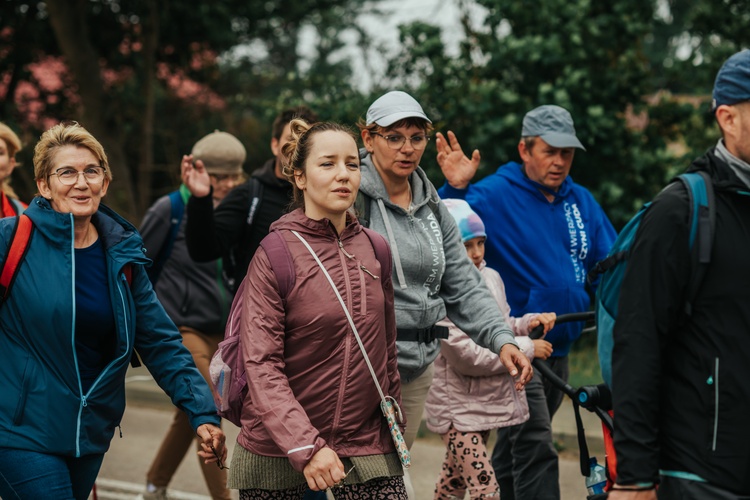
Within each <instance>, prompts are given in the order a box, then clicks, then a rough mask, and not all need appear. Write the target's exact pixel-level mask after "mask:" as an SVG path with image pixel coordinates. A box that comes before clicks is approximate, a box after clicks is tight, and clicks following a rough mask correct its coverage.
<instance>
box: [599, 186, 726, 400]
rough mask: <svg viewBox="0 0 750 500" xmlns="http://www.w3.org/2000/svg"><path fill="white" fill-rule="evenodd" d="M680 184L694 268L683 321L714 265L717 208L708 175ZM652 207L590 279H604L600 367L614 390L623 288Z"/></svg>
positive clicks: (622, 236) (626, 231)
mask: <svg viewBox="0 0 750 500" xmlns="http://www.w3.org/2000/svg"><path fill="white" fill-rule="evenodd" d="M677 180H679V181H680V182H682V183H683V184H684V185H685V188H686V190H687V193H688V198H689V201H690V218H689V221H690V238H689V250H690V252H691V255H692V259H693V264H692V271H691V273H690V282H689V288H688V290H687V295H686V297H687V299H686V301H685V306H684V310H683V312H684V316H683V317H685V318H687V317H689V316H690V315H691V314H692V312H693V311H692V309H693V302H694V300H695V297H696V296H697V294H698V290H699V289H700V285H701V282H702V281H703V276H704V275H705V273H706V268H707V267H708V264H709V262H710V261H711V248H712V246H713V234H714V226H715V221H716V207H715V201H714V192H713V185H712V184H711V178H710V176H709V174H708V173H706V172H702V171H701V172H691V173H686V174H682V175H680V176H678V177H677V179H676V180H674V181H672V182H677ZM650 206H651V203H647V204H646V205H644V207H643V208H641V209H640V210H639V211H638V213H637V214H635V216H633V218H632V219H630V222H628V223H627V224H626V225H625V227H624V228H623V229H622V231H620V234H619V235H618V236H617V239H616V240H615V242H614V244H613V245H612V249H611V250H610V252H609V254H608V255H607V258H606V259H604V260H602V261H600V262H598V263H597V264H596V265H595V266H594V268H593V269H592V270H591V271H590V272H589V275H588V281H589V283H593V282H595V281H596V279H597V277H599V276H601V279H600V281H599V284H598V288H597V291H596V300H595V308H596V327H597V331H598V350H599V364H600V366H601V370H602V377H603V379H604V382H605V383H606V384H607V386H609V387H611V386H612V347H613V344H614V339H613V336H612V332H613V330H614V327H615V322H616V321H617V307H618V302H619V300H620V286H621V285H622V280H623V278H624V276H625V269H626V268H627V264H628V257H629V256H630V249H631V248H632V246H633V244H634V242H635V239H636V235H637V233H638V227H639V226H640V224H641V220H643V216H644V214H645V213H646V211H647V210H648V208H649V207H650Z"/></svg>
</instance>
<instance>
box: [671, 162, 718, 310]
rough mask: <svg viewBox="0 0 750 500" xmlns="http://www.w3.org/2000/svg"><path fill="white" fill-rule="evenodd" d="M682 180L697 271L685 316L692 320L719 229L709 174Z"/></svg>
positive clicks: (688, 294) (689, 176) (687, 175)
mask: <svg viewBox="0 0 750 500" xmlns="http://www.w3.org/2000/svg"><path fill="white" fill-rule="evenodd" d="M678 179H679V180H680V181H681V182H682V183H683V184H684V185H685V188H686V190H687V193H688V199H689V205H690V215H689V221H690V236H689V245H690V253H691V256H692V258H693V267H692V271H691V273H690V282H689V284H688V293H687V300H686V302H685V314H686V315H687V316H690V315H691V314H692V312H693V303H694V301H695V298H696V296H697V295H698V290H699V289H700V287H701V284H702V282H703V278H704V276H705V275H706V270H707V268H708V264H709V263H710V262H711V251H712V248H713V241H714V230H715V226H716V200H715V195H714V189H713V183H712V181H711V177H710V175H709V174H708V173H707V172H704V171H699V172H692V173H687V174H682V175H680V176H679V177H678Z"/></svg>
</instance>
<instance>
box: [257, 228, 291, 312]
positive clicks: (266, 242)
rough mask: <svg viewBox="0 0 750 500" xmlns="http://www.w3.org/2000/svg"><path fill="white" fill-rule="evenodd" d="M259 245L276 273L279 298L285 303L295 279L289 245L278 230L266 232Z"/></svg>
mask: <svg viewBox="0 0 750 500" xmlns="http://www.w3.org/2000/svg"><path fill="white" fill-rule="evenodd" d="M260 246H261V247H263V251H265V252H266V255H267V256H268V260H269V261H270V263H271V269H272V270H273V272H274V274H275V275H276V281H277V282H278V284H279V293H280V295H281V300H282V301H283V302H284V305H286V297H287V295H289V291H290V290H291V289H292V287H294V282H295V280H296V275H295V273H294V261H292V255H291V254H290V253H289V247H288V246H287V244H286V241H284V238H283V237H282V236H281V232H279V231H271V232H270V233H268V236H266V237H265V238H263V240H262V241H261V242H260Z"/></svg>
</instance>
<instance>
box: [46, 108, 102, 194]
mask: <svg viewBox="0 0 750 500" xmlns="http://www.w3.org/2000/svg"><path fill="white" fill-rule="evenodd" d="M65 146H74V147H78V148H86V149H88V150H89V151H91V153H93V155H94V156H95V157H96V159H97V161H98V162H99V166H101V167H102V168H103V169H104V176H105V177H106V178H107V180H109V181H111V180H112V171H111V170H110V169H109V162H108V161H107V154H106V153H105V152H104V148H103V147H102V145H101V143H99V141H97V140H96V138H95V137H94V136H93V135H91V133H90V132H89V131H88V130H86V129H85V128H83V127H82V126H80V125H79V124H78V123H77V122H65V123H58V124H57V125H55V126H54V127H52V128H50V129H49V130H47V131H46V132H45V133H43V134H42V137H41V138H40V139H39V142H38V143H37V145H36V147H35V148H34V178H35V179H36V180H47V179H48V178H49V176H50V175H51V174H52V166H53V165H52V160H53V158H54V156H55V153H57V150H58V149H60V148H63V147H65Z"/></svg>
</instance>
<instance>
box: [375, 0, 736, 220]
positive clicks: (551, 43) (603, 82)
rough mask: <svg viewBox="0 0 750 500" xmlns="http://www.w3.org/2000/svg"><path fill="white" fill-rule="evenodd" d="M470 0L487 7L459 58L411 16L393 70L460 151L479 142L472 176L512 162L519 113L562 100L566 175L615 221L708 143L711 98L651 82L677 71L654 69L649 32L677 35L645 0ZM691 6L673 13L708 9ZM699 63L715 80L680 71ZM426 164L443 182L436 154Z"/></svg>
mask: <svg viewBox="0 0 750 500" xmlns="http://www.w3.org/2000/svg"><path fill="white" fill-rule="evenodd" d="M474 3H476V4H478V5H481V6H482V7H484V8H485V9H486V16H485V18H484V21H483V23H482V25H481V26H479V27H472V26H471V23H469V22H468V17H466V19H465V20H464V23H463V26H464V30H465V34H466V40H465V41H464V42H463V43H462V45H461V47H460V52H461V53H460V55H459V57H450V56H448V55H446V48H445V46H444V43H443V41H442V40H441V32H440V30H439V29H438V28H436V27H434V26H431V25H429V24H425V23H423V22H416V23H412V24H410V25H407V26H402V27H401V42H402V46H403V50H402V51H401V52H400V54H399V55H398V57H397V58H396V59H395V60H394V61H393V62H392V64H391V66H390V67H389V76H390V78H391V80H392V81H397V82H400V83H401V84H402V85H403V86H405V87H407V88H408V89H409V90H411V91H412V92H414V94H415V95H416V96H418V99H419V100H420V101H421V102H422V104H423V106H424V107H425V108H426V109H427V111H428V114H429V115H430V116H431V117H432V118H433V119H434V121H435V125H436V129H437V130H439V131H445V130H448V129H450V130H453V131H455V132H456V134H457V136H458V138H459V140H460V141H461V144H462V146H463V147H464V150H465V151H466V152H467V153H470V151H471V150H472V149H474V148H477V149H479V150H480V152H481V153H482V158H483V161H482V164H481V166H480V170H479V173H478V178H479V177H482V176H485V175H488V174H490V173H492V172H494V171H495V169H496V168H497V167H498V166H499V165H501V164H502V163H505V162H506V161H509V160H518V153H517V144H518V140H519V136H520V130H521V121H522V119H523V116H524V114H525V113H526V112H527V111H529V110H530V109H532V108H534V107H536V106H539V105H542V104H558V105H560V106H563V107H565V108H567V109H568V110H569V111H571V113H572V115H573V117H574V120H575V123H576V129H577V132H578V135H579V137H580V138H581V140H582V142H583V144H584V145H585V146H586V148H587V151H586V152H581V151H579V152H577V153H576V159H575V162H574V167H573V170H572V177H573V178H574V179H575V180H576V181H577V182H579V183H581V184H583V185H585V186H587V187H588V188H589V189H591V191H592V192H593V193H594V195H595V197H596V198H597V199H598V200H599V202H600V203H601V204H602V206H603V207H604V209H605V210H606V211H607V213H608V214H609V216H610V218H611V219H612V221H613V223H615V226H616V227H620V226H621V225H622V224H624V222H626V221H627V220H628V219H629V218H630V217H631V216H632V214H633V213H634V212H635V211H636V210H637V209H638V208H639V207H640V205H641V204H642V203H643V202H644V201H647V200H649V199H651V198H652V197H653V195H654V194H655V193H656V192H658V190H659V189H661V187H662V186H663V185H664V183H665V182H666V181H667V180H668V179H669V178H670V177H671V176H672V175H674V174H675V173H676V172H679V171H680V170H683V169H684V168H685V167H686V166H687V165H688V162H689V159H690V158H692V157H693V156H694V155H695V153H696V151H703V150H704V149H705V148H707V147H709V146H710V145H712V143H713V142H715V140H716V137H717V136H716V132H715V127H713V126H712V124H711V123H710V119H708V118H710V117H708V116H704V114H703V113H705V112H706V110H707V105H705V104H704V105H698V106H696V105H695V100H693V101H690V102H684V101H681V100H680V99H679V96H674V95H673V94H672V93H671V92H669V91H667V92H661V93H657V92H658V91H661V90H662V88H660V87H658V83H659V82H662V83H665V82H672V81H674V80H673V79H670V78H671V77H672V73H670V72H667V71H666V70H665V69H664V66H661V67H660V69H661V70H662V71H660V72H659V73H654V67H655V64H656V63H657V61H654V60H653V58H652V57H651V56H650V55H651V50H652V49H653V48H654V45H655V43H656V40H659V41H661V42H665V41H674V40H675V38H676V37H677V36H678V35H679V34H680V33H682V31H681V29H678V28H677V27H675V26H674V25H673V24H669V23H667V22H665V21H664V20H661V19H659V18H657V17H655V8H656V2H654V1H653V0H637V1H628V2H622V1H618V2H595V1H591V0H576V1H573V2H570V1H565V0H545V1H542V2H536V3H535V4H534V6H533V8H532V7H531V6H530V5H529V4H527V3H523V2H515V1H511V0H476V2H474ZM698 3H699V4H700V5H703V6H705V5H709V4H708V2H698ZM727 3H729V2H727ZM735 3H736V2H735ZM671 4H673V6H674V7H681V6H682V5H683V2H676V1H675V2H671ZM695 11H696V13H691V12H687V13H685V14H684V15H682V16H676V17H673V18H672V19H673V20H675V19H676V20H679V21H683V20H684V19H685V18H688V17H689V18H690V19H698V18H699V13H701V12H703V13H707V12H709V9H707V8H704V9H702V10H701V9H698V8H696V9H695ZM741 17H742V16H741ZM694 22H695V21H694ZM708 25H712V24H710V23H708ZM745 36H746V35H745ZM675 43H676V42H675ZM735 49H736V46H733V47H732V48H731V50H728V51H727V50H726V49H724V50H723V51H721V57H720V58H718V59H719V60H723V58H724V57H725V56H726V54H727V53H731V52H733V51H734V50H735ZM675 51H676V45H675V46H667V47H666V48H664V49H663V50H662V52H661V54H662V56H664V57H665V56H666V54H667V53H669V54H670V56H671V57H672V59H673V60H674V55H673V54H674V52H675ZM696 72H700V73H702V74H705V75H708V76H707V77H710V78H713V75H715V72H716V68H714V67H711V68H700V69H696V68H691V69H690V71H684V72H683V73H682V75H681V78H682V80H683V81H684V80H692V77H690V78H686V75H687V74H690V75H692V74H693V73H696ZM700 88H701V89H703V88H704V87H700ZM708 88H710V85H709V87H708ZM705 100H706V99H704V101H705ZM639 118H640V119H639ZM688 145H690V146H688ZM423 163H424V166H425V167H426V168H427V170H428V173H429V175H430V176H431V178H432V179H433V180H434V181H435V182H436V183H437V184H440V183H441V182H442V179H443V178H442V175H441V174H440V171H439V168H438V167H437V165H436V162H435V160H434V158H429V157H427V158H425V160H424V162H423Z"/></svg>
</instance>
